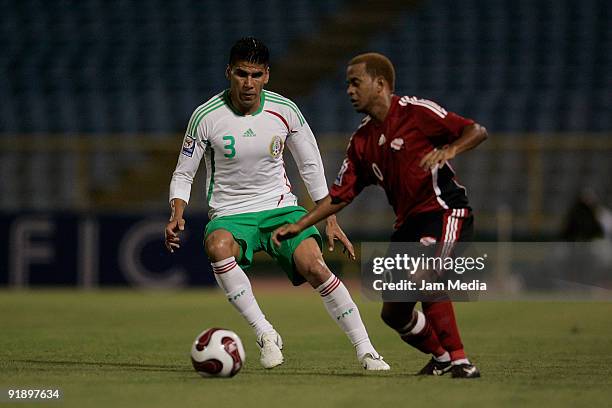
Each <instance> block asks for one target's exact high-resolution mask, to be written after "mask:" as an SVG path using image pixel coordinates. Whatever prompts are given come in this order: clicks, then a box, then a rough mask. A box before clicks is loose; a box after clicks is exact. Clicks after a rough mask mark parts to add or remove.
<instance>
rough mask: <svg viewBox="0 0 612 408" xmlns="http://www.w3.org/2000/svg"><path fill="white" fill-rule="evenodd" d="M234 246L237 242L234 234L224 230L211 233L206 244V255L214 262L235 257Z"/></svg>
mask: <svg viewBox="0 0 612 408" xmlns="http://www.w3.org/2000/svg"><path fill="white" fill-rule="evenodd" d="M234 245H235V241H234V237H233V236H232V234H230V233H229V232H227V231H222V230H217V231H215V232H213V233H211V234H210V235H209V236H208V237H207V238H206V241H205V242H204V247H205V248H206V255H208V257H209V258H210V259H211V260H212V261H213V262H216V261H220V260H223V259H226V258H229V257H231V256H235V253H234V252H235V248H234Z"/></svg>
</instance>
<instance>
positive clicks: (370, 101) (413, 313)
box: [273, 53, 487, 378]
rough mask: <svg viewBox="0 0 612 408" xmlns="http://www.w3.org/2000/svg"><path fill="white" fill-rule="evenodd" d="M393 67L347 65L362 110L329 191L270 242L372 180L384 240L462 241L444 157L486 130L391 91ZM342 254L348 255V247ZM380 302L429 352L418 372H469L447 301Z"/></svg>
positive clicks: (469, 227) (467, 226)
mask: <svg viewBox="0 0 612 408" xmlns="http://www.w3.org/2000/svg"><path fill="white" fill-rule="evenodd" d="M394 86H395V70H394V67H393V64H392V63H391V61H389V59H388V58H387V57H385V56H383V55H381V54H376V53H367V54H361V55H358V56H357V57H355V58H353V59H352V60H351V61H350V62H349V64H348V67H347V94H348V96H349V98H350V101H351V104H352V105H353V107H354V108H355V110H356V111H357V112H360V113H364V114H366V115H367V116H366V117H365V118H364V119H363V121H362V123H361V125H360V126H359V128H358V129H357V131H356V132H355V133H354V134H353V136H352V137H351V140H350V142H349V146H348V149H347V154H346V158H345V160H344V162H343V163H342V167H341V168H340V171H339V173H338V177H337V178H336V181H335V182H334V185H333V186H332V188H331V190H330V193H329V195H328V196H327V197H325V198H324V199H323V200H322V201H319V203H318V204H317V206H316V207H315V208H314V209H313V210H312V211H310V212H309V213H308V214H307V215H305V216H304V217H302V218H301V219H300V220H298V221H297V222H296V223H295V224H288V225H285V226H283V227H281V228H279V229H277V230H276V231H275V232H274V233H273V241H274V242H275V243H276V244H277V245H278V244H280V241H281V240H284V239H288V238H290V237H292V236H295V235H297V234H299V233H300V232H301V231H302V230H304V229H305V228H307V227H309V226H311V225H313V224H316V223H317V222H319V221H320V220H323V219H325V218H326V217H327V216H329V215H330V214H334V213H336V212H338V211H340V210H341V209H342V208H344V207H345V206H346V205H348V204H349V203H350V202H351V201H352V200H353V199H354V198H355V197H356V196H357V195H358V194H359V193H360V192H361V191H362V190H363V188H364V187H366V186H368V185H372V184H378V185H380V186H381V187H383V189H384V190H385V192H386V194H387V198H388V200H389V203H390V204H391V206H392V207H393V209H394V211H395V214H396V223H395V231H394V233H393V235H392V237H391V241H397V242H422V243H425V242H426V241H427V242H428V243H430V242H432V241H433V240H435V241H436V242H439V243H445V244H446V243H452V242H457V241H469V240H470V239H471V237H472V234H473V215H472V211H471V209H470V207H469V204H468V199H467V195H466V191H465V188H464V187H463V186H461V185H460V184H459V183H457V181H456V180H455V174H454V171H453V169H452V168H451V167H450V164H449V163H448V161H449V160H451V159H453V158H454V157H455V156H456V155H458V154H460V153H462V152H464V151H466V150H470V149H472V148H474V147H476V146H477V145H478V144H480V143H481V142H482V141H484V140H485V139H486V138H487V131H486V129H485V128H484V127H483V126H481V125H479V124H477V123H475V122H474V121H473V120H471V119H466V118H463V117H461V116H459V115H457V114H455V113H453V112H448V111H446V110H445V109H444V108H442V107H440V106H439V105H438V104H436V103H434V102H432V101H429V100H425V99H419V98H416V97H409V96H404V97H400V96H397V95H394V94H393V91H394ZM349 252H350V254H351V255H352V256H353V257H354V255H353V251H352V248H349ZM414 306H415V303H414V302H384V303H383V307H382V312H381V317H382V319H383V321H384V322H385V323H386V324H387V325H388V326H390V327H391V328H393V329H394V330H396V331H397V332H398V333H399V335H400V336H401V338H402V339H403V340H404V341H405V342H406V343H408V344H410V345H412V346H414V347H416V348H417V349H419V350H421V351H422V352H425V353H427V354H432V355H433V357H432V359H431V360H430V361H429V363H428V364H427V365H426V366H425V367H423V369H422V370H421V371H420V372H419V373H418V374H422V375H443V374H445V373H446V372H451V374H452V377H455V378H475V377H479V376H480V372H479V371H478V369H477V368H476V367H475V366H474V365H473V364H471V363H470V361H469V360H468V359H467V356H466V354H465V352H464V350H463V344H462V342H461V337H460V335H459V330H458V328H457V324H456V321H455V314H454V310H453V306H452V303H451V302H450V301H448V300H444V301H438V302H422V308H423V312H420V311H418V310H415V308H414Z"/></svg>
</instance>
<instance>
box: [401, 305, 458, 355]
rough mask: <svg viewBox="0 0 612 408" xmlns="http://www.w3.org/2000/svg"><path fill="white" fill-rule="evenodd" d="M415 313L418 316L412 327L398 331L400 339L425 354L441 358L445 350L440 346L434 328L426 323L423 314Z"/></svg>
mask: <svg viewBox="0 0 612 408" xmlns="http://www.w3.org/2000/svg"><path fill="white" fill-rule="evenodd" d="M417 313H418V314H419V316H418V318H417V321H416V323H415V324H414V325H413V327H411V328H410V329H407V330H405V331H398V332H399V334H400V337H401V338H402V340H404V341H405V342H406V343H408V344H410V345H411V346H412V347H414V348H416V349H417V350H420V351H422V352H423V353H425V354H433V355H434V356H436V357H439V356H441V355H442V354H444V353H445V352H446V350H444V348H443V347H442V345H441V344H440V341H439V340H438V336H437V335H436V332H435V330H434V328H433V327H432V325H431V324H430V323H429V321H427V319H426V318H425V315H424V314H423V313H421V312H418V311H417Z"/></svg>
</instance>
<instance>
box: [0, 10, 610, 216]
mask: <svg viewBox="0 0 612 408" xmlns="http://www.w3.org/2000/svg"><path fill="white" fill-rule="evenodd" d="M418 4H419V5H418V7H416V8H411V7H410V6H406V8H405V9H404V10H403V11H402V12H401V13H399V14H398V16H397V19H396V21H394V22H393V24H391V25H390V26H388V27H381V29H380V32H379V33H375V35H373V36H372V38H371V41H370V42H369V43H367V44H363V49H361V50H356V52H359V51H368V50H376V51H379V52H382V53H385V54H387V55H389V56H390V57H391V59H392V60H393V62H394V63H395V65H396V68H397V74H398V79H397V86H396V88H397V90H398V93H402V94H411V95H418V96H420V97H425V98H429V99H433V100H436V101H438V102H440V103H441V104H443V105H444V106H445V107H446V108H448V109H449V110H453V111H457V112H459V113H462V114H464V115H466V116H469V117H473V118H475V119H477V120H478V121H479V122H481V123H483V124H484V125H485V126H487V128H488V129H489V131H490V132H492V133H493V134H496V133H498V132H507V133H515V134H521V133H523V134H525V133H527V132H530V133H545V134H546V135H549V136H546V137H551V138H553V137H555V136H554V135H555V134H556V133H558V132H590V133H591V134H595V136H591V137H597V136H596V133H597V132H602V131H608V132H609V131H610V129H612V109H611V108H610V107H611V106H612V11H611V10H610V7H609V5H608V2H607V1H605V0H581V1H573V0H559V1H553V0H461V1H457V0H428V1H423V2H419V3H418ZM347 7H351V2H349V1H347V0H333V1H308V0H285V1H281V0H250V1H247V0H208V1H196V0H177V1H173V2H165V1H162V0H151V1H144V0H113V1H110V2H107V1H102V0H83V1H79V2H68V1H60V2H44V1H41V0H23V1H20V2H14V1H10V0H0V47H1V48H2V50H3V52H2V53H1V54H0V69H2V72H3V73H4V75H1V76H0V98H1V100H2V104H0V138H1V137H2V135H23V137H24V138H26V139H27V140H31V141H32V143H36V141H37V140H40V141H42V140H43V139H42V138H44V134H55V135H61V137H63V138H65V139H66V140H71V139H73V138H75V137H81V136H83V135H86V136H88V137H93V138H100V139H103V138H104V136H106V135H115V136H116V135H122V136H121V137H125V138H130V137H131V136H132V135H137V134H146V135H148V136H150V137H151V138H157V139H161V138H163V137H165V135H167V134H171V133H180V132H181V131H182V129H183V128H184V126H185V123H186V122H187V120H188V117H189V115H190V113H191V111H192V110H193V108H194V107H195V106H197V105H198V104H200V103H202V102H203V101H204V100H205V99H206V98H207V97H208V96H210V95H211V94H212V93H213V92H215V91H217V90H219V89H222V88H223V87H225V86H226V81H225V78H224V77H223V68H224V66H225V64H226V58H227V50H228V48H229V46H230V45H231V44H232V42H233V41H234V40H235V39H236V38H237V37H240V36H242V35H246V34H252V35H256V36H259V37H261V38H263V39H265V40H266V42H267V43H268V45H269V46H270V48H271V50H272V57H273V61H279V60H281V59H282V58H283V56H284V55H286V54H287V53H288V50H290V49H291V48H292V44H295V42H296V41H298V40H300V39H303V38H305V37H307V36H309V35H311V34H312V33H316V32H317V31H318V29H319V28H320V27H321V26H322V24H324V21H325V20H324V19H325V18H326V17H329V16H333V15H338V14H340V13H342V10H344V9H345V8H347ZM296 101H297V102H298V104H299V105H300V106H301V108H302V110H303V112H304V114H305V116H306V117H307V118H308V120H309V122H310V124H311V126H312V128H313V129H314V130H315V131H316V132H317V134H318V135H324V134H326V133H336V134H338V133H339V134H342V135H346V134H347V133H349V132H351V131H352V130H353V129H354V128H355V125H356V124H357V123H358V121H359V117H358V115H355V113H354V112H353V111H352V109H351V107H350V104H349V103H348V102H347V99H346V95H345V92H344V67H343V63H342V61H339V62H338V69H337V71H336V73H335V74H334V75H331V76H329V77H325V78H321V80H320V81H319V83H318V84H317V85H316V86H315V87H313V89H312V91H311V92H310V93H309V94H308V95H303V96H300V97H298V98H296ZM321 137H322V138H323V139H324V138H325V136H321ZM517 137H519V136H517ZM325 142H326V141H325V140H323V143H325ZM138 157H139V156H138V154H135V153H134V154H132V153H130V154H127V155H122V156H121V157H119V158H118V157H115V156H114V155H113V154H112V153H105V152H103V151H100V152H97V153H95V154H93V155H92V157H91V158H90V162H91V165H92V174H91V175H90V177H91V179H92V185H93V186H94V188H96V189H104V188H105V187H107V186H112V185H113V183H116V182H117V180H119V179H120V176H121V174H122V172H123V171H124V170H125V169H126V168H127V166H128V165H129V163H131V162H132V161H133V160H134V159H138ZM335 157H336V155H335V154H333V155H330V156H329V157H327V158H326V159H327V160H328V161H329V165H328V177H330V178H331V177H332V175H333V173H334V172H335V169H336V168H337V163H338V160H336V159H333V160H332V158H335ZM466 157H469V160H462V161H460V163H458V168H459V170H460V172H461V175H462V180H463V181H464V182H465V183H466V184H467V185H468V186H470V190H471V191H470V192H471V195H472V197H473V201H474V202H475V203H477V204H476V205H477V207H478V208H479V209H481V210H483V211H488V212H491V213H492V212H495V211H496V209H497V208H499V206H500V205H509V206H511V207H512V208H513V209H516V211H519V212H526V211H529V208H528V201H527V200H526V199H525V196H526V195H527V194H528V191H527V189H528V187H527V186H526V183H524V182H522V179H523V178H524V177H525V174H526V173H525V171H526V170H525V169H526V168H527V167H528V164H529V163H528V158H527V157H526V156H525V151H522V150H518V149H517V150H511V151H509V152H507V153H506V154H504V155H503V156H501V157H497V156H496V157H490V156H489V154H488V153H487V152H481V151H477V152H474V153H470V155H469V156H466ZM337 159H339V158H337ZM526 166H527V167H526ZM0 169H1V170H2V174H3V175H9V174H14V175H16V174H19V175H21V176H20V177H23V178H25V179H27V180H28V181H27V183H20V182H18V181H16V177H2V181H1V182H0V192H1V194H0V208H10V207H14V206H15V205H18V204H15V203H19V202H21V203H25V204H27V206H29V207H40V208H56V207H60V208H61V207H63V206H74V203H75V202H77V201H78V193H77V192H75V189H74V188H72V185H73V184H74V182H75V179H74V178H75V176H74V175H75V174H76V173H78V169H79V167H78V163H77V160H76V158H75V157H74V155H73V154H70V153H65V154H62V155H61V156H53V157H52V156H51V154H49V153H33V154H29V153H27V152H26V153H19V154H15V153H12V152H0ZM541 169H542V171H543V174H544V178H545V179H547V180H548V179H551V178H553V177H561V178H563V180H564V181H565V182H564V183H547V184H546V186H545V188H546V191H544V192H543V193H542V195H543V197H545V198H546V200H547V202H549V203H551V204H550V205H551V206H552V207H554V208H553V211H554V213H557V214H560V213H561V212H562V211H563V208H565V206H566V203H567V202H568V201H569V199H570V197H571V196H572V195H574V194H575V193H576V192H577V191H578V190H579V189H580V188H581V187H583V186H584V184H585V180H587V183H588V184H592V185H593V186H594V187H596V188H598V187H601V186H602V185H603V186H604V187H603V190H601V188H600V192H602V193H603V194H602V195H603V197H604V198H606V199H607V200H611V199H612V191H611V190H610V188H609V187H607V186H608V184H609V183H606V180H607V177H609V176H608V175H609V174H610V172H612V169H610V164H609V158H607V157H606V152H602V153H601V154H591V152H590V151H582V152H580V153H572V152H569V151H567V152H562V153H559V154H558V155H557V154H555V156H554V158H551V157H544V159H543V162H542V163H541ZM576 169H580V170H579V171H576ZM41 174H46V175H51V177H54V178H55V177H56V178H58V179H61V180H67V181H66V182H65V183H63V184H62V183H59V185H58V186H54V187H50V186H49V184H48V183H46V182H45V179H44V178H41V177H40V175H41ZM483 174H490V175H491V176H490V177H482V175H483ZM24 185H27V186H28V187H27V188H26V187H24ZM14 197H18V199H17V200H14V199H13V198H14ZM377 201H380V200H377ZM358 205H361V204H357V206H358ZM363 205H364V206H365V205H366V204H363ZM383 206H384V207H385V208H386V204H385V203H384V202H383V203H382V204H381V209H382V208H383Z"/></svg>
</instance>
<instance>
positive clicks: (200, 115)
mask: <svg viewBox="0 0 612 408" xmlns="http://www.w3.org/2000/svg"><path fill="white" fill-rule="evenodd" d="M223 105H225V102H224V101H223V100H220V101H218V102H217V103H216V104H211V105H210V106H209V107H208V108H206V109H205V110H202V111H200V112H199V113H198V116H197V117H196V118H195V119H194V121H193V124H192V129H190V133H189V134H190V135H192V136H193V134H194V132H195V131H196V130H197V129H198V126H199V125H200V122H201V121H202V119H204V116H206V115H208V114H209V113H210V112H212V111H215V110H217V109H219V108H220V107H222V106H223Z"/></svg>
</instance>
